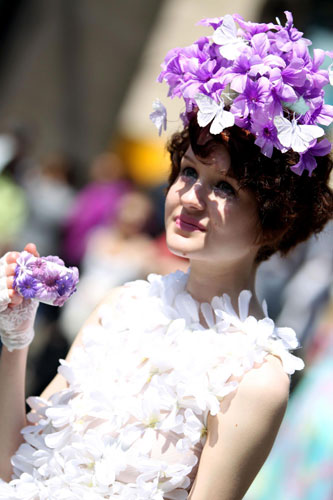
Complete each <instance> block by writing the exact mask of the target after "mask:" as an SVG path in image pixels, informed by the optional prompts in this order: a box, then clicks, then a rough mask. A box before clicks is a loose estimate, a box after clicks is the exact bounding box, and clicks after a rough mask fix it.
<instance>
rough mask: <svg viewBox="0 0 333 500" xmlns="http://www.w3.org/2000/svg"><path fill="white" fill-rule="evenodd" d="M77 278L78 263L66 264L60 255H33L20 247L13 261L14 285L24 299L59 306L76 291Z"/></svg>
mask: <svg viewBox="0 0 333 500" xmlns="http://www.w3.org/2000/svg"><path fill="white" fill-rule="evenodd" d="M78 281H79V271H78V269H77V267H66V266H65V263H64V261H63V260H61V259H60V258H59V257H56V256H54V255H49V256H48V257H35V256H34V255H32V254H31V253H29V252H26V251H23V252H21V254H20V256H19V258H18V259H17V261H16V269H15V275H14V285H13V288H14V289H15V290H16V291H17V293H19V294H20V295H21V296H22V297H24V298H25V299H36V300H39V301H40V302H44V303H45V304H50V305H52V306H62V305H64V303H65V302H66V300H67V299H68V298H69V297H70V296H71V295H72V294H73V293H74V292H75V291H76V285H77V283H78Z"/></svg>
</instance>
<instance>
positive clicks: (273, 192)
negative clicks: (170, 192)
mask: <svg viewBox="0 0 333 500" xmlns="http://www.w3.org/2000/svg"><path fill="white" fill-rule="evenodd" d="M202 134H205V140H204V141H200V140H199V138H200V136H202ZM206 137H207V139H206ZM254 141H255V138H254V136H253V135H252V134H251V133H250V132H249V131H247V130H245V129H242V128H240V127H237V126H233V127H230V128H228V129H225V130H224V131H223V132H222V133H221V134H218V135H211V134H209V132H208V128H207V127H206V128H205V129H202V128H201V127H199V125H198V124H197V120H196V118H195V117H194V118H192V119H191V121H190V123H189V125H188V126H186V127H185V128H184V130H182V131H181V132H177V133H175V134H174V135H173V136H172V137H171V139H170V141H169V143H168V145H167V149H168V151H169V153H170V156H171V173H170V176H169V186H168V187H170V186H171V185H172V184H173V182H174V181H175V180H176V178H177V177H178V174H179V171H180V162H181V159H182V157H183V156H184V154H185V152H186V150H187V148H188V147H189V146H190V145H191V147H192V150H193V152H194V154H195V155H196V156H198V157H199V158H201V159H203V160H207V159H208V158H209V156H210V154H211V153H212V152H213V150H214V149H216V147H218V145H220V144H222V145H223V146H225V147H226V148H227V149H228V152H229V154H230V157H231V169H232V172H231V175H232V176H233V177H235V178H236V180H237V182H238V183H239V186H240V188H241V189H249V190H250V191H252V193H253V194H254V196H255V198H256V201H257V207H258V216H259V221H260V225H261V235H262V237H261V243H262V246H261V247H260V249H259V251H258V254H257V258H256V261H257V262H261V261H264V260H266V259H268V258H269V257H270V256H271V255H272V254H274V253H275V252H280V253H281V254H282V255H285V254H287V253H288V252H289V251H290V250H291V249H292V248H294V247H295V246H296V245H297V244H298V243H301V242H302V241H305V240H307V239H308V238H309V237H310V236H311V235H312V234H315V233H319V232H320V231H321V230H322V229H323V227H324V226H325V224H326V223H327V222H328V220H330V219H331V218H332V217H333V192H332V190H331V189H330V187H329V176H330V173H331V171H332V160H331V159H330V157H329V156H328V155H327V156H323V157H317V158H316V160H317V168H316V169H315V170H314V171H313V173H312V175H311V177H309V175H308V173H307V172H303V174H302V175H297V174H295V173H294V172H293V171H292V170H291V169H290V167H291V166H293V165H295V164H296V163H297V162H298V160H299V155H298V153H295V152H293V151H287V152H286V153H281V151H279V150H277V149H275V148H274V150H273V154H272V158H268V157H266V156H264V155H263V154H262V153H261V151H260V148H259V147H258V146H257V145H256V144H254ZM200 142H201V144H200Z"/></svg>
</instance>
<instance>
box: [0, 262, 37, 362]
mask: <svg viewBox="0 0 333 500" xmlns="http://www.w3.org/2000/svg"><path fill="white" fill-rule="evenodd" d="M7 255H8V254H6V255H4V256H3V257H2V258H1V259H0V337H1V342H2V343H3V345H5V346H6V347H7V349H8V351H10V352H12V351H13V350H14V349H23V348H24V347H26V346H27V345H29V344H30V343H31V342H32V339H33V338H34V333H35V332H34V321H35V316H36V311H37V308H38V305H39V302H38V301H37V300H23V302H21V304H18V305H16V306H15V307H13V308H9V307H8V304H10V302H11V300H10V298H9V294H8V288H7V278H6V265H7V261H6V257H7Z"/></svg>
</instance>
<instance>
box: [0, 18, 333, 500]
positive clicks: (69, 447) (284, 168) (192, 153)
mask: <svg viewBox="0 0 333 500" xmlns="http://www.w3.org/2000/svg"><path fill="white" fill-rule="evenodd" d="M286 17H287V21H286V24H285V26H282V25H280V24H279V25H274V26H272V25H271V24H270V25H269V26H268V25H258V24H257V23H250V22H249V23H248V22H246V21H244V20H243V19H241V18H240V17H239V16H237V15H234V16H224V17H223V18H213V19H206V20H204V21H202V23H203V24H205V25H208V26H210V27H211V28H212V29H213V32H214V35H213V37H210V38H208V37H206V38H200V39H199V40H198V41H197V42H195V43H194V44H192V45H191V46H190V47H185V48H177V49H174V50H171V51H170V52H169V53H168V55H167V57H166V59H165V61H164V64H163V69H162V72H161V75H160V77H159V79H160V81H163V80H164V79H165V80H166V81H167V83H168V84H169V87H170V89H169V96H171V97H174V96H176V95H178V96H180V97H182V98H183V99H184V104H185V107H186V112H185V114H182V118H183V120H184V121H185V123H184V128H183V129H182V130H181V131H180V132H179V133H176V134H174V135H173V136H172V138H171V140H170V142H169V144H168V151H169V153H170V157H171V174H170V178H169V186H168V193H167V197H166V214H165V224H166V230H167V242H168V246H169V248H170V249H171V250H172V252H173V253H175V254H176V255H179V256H183V257H188V258H189V261H190V264H191V265H190V269H189V272H188V273H186V274H185V273H182V272H181V271H178V272H176V273H173V274H170V275H167V276H163V277H162V276H159V275H153V276H150V277H149V279H148V281H144V280H137V281H134V282H131V283H128V284H126V285H125V286H123V287H120V288H116V289H114V290H113V291H112V292H111V293H110V294H109V295H108V296H107V297H106V299H105V301H103V303H102V304H101V306H100V307H99V308H98V310H96V312H95V313H94V314H93V315H92V316H91V318H90V319H89V320H88V322H87V323H86V326H85V328H84V329H83V330H81V332H80V333H79V334H78V336H77V337H76V339H75V341H74V344H73V349H72V350H71V351H70V353H69V355H68V357H67V359H66V360H65V361H62V363H61V365H62V366H61V367H60V368H59V373H58V375H57V376H56V377H55V379H54V380H53V381H52V382H51V384H50V385H49V386H48V387H47V388H46V390H45V391H44V392H43V394H42V397H41V398H30V400H29V401H30V404H31V406H32V408H33V410H34V411H33V412H32V414H31V415H30V417H29V418H30V419H31V420H30V422H31V423H32V424H33V425H29V426H27V427H26V428H25V429H23V431H22V432H23V434H25V436H26V442H25V443H22V444H21V446H20V448H19V449H18V451H17V452H16V453H15V454H14V456H13V457H12V459H10V457H11V455H12V453H14V451H15V449H16V448H17V446H18V445H19V444H20V443H21V442H22V435H21V433H20V429H21V427H22V425H24V424H25V423H26V415H25V412H24V411H22V410H23V408H22V402H23V381H24V368H25V359H26V353H27V345H28V343H29V342H31V340H32V338H33V335H32V331H33V322H34V313H35V309H33V310H32V307H31V303H30V302H29V301H27V302H22V301H21V299H20V298H19V297H18V296H17V295H16V294H15V292H14V289H13V282H12V281H13V275H14V272H15V262H16V259H17V258H18V254H17V253H14V252H13V253H11V254H10V255H9V256H5V257H4V258H3V260H2V265H3V268H4V269H3V272H4V274H5V275H6V276H8V278H7V279H8V281H6V285H7V289H9V291H8V298H7V299H6V300H7V303H6V308H5V309H4V311H3V312H2V314H0V321H1V320H2V324H1V325H2V330H1V335H2V339H3V342H4V348H3V353H2V358H1V364H0V371H1V376H0V391H1V399H2V403H3V404H2V406H1V425H0V432H1V440H0V441H1V443H2V446H1V448H0V451H1V453H2V455H1V467H2V469H1V474H2V476H3V478H4V479H5V480H9V479H10V475H11V471H12V466H13V472H14V478H15V479H14V480H13V481H11V482H10V483H6V482H5V481H2V482H0V498H1V495H2V497H3V498H6V495H7V497H12V498H14V499H22V498H23V499H24V500H28V498H31V497H33V496H35V497H36V498H38V499H42V498H43V496H44V498H45V497H46V498H47V497H49V498H52V497H54V498H57V497H58V498H59V499H60V498H66V497H67V498H75V499H77V500H81V499H82V498H87V499H89V500H90V499H91V498H96V500H97V499H98V498H100V497H103V496H104V498H105V497H106V498H112V497H117V496H118V497H120V498H123V499H124V500H125V499H127V500H138V499H144V500H148V499H149V500H153V499H154V500H163V499H170V500H172V499H173V500H175V499H177V500H183V499H184V500H185V499H186V498H188V499H191V500H206V499H207V500H222V499H223V500H239V499H241V498H243V496H244V494H245V492H246V491H247V489H248V487H249V486H250V484H251V482H252V481H253V479H254V477H255V476H256V474H257V472H258V471H259V469H260V468H261V466H262V464H263V463H264V461H265V459H266V457H267V455H268V454H269V452H270V450H271V447H272V445H273V442H274V440H275V437H276V434H277V432H278V429H279V426H280V424H281V421H282V418H283V414H284V411H285V408H286V404H287V400H288V395H289V377H288V375H291V374H292V373H294V371H295V370H299V369H302V368H303V365H304V364H303V362H302V360H300V359H299V358H297V357H296V356H294V355H293V354H292V353H291V352H290V351H292V350H293V349H295V348H296V347H297V345H298V342H297V338H296V334H295V332H294V331H293V330H292V329H290V328H277V327H276V326H275V325H274V322H273V321H272V320H271V319H270V318H269V317H268V313H267V310H266V306H265V304H260V302H259V301H258V298H257V296H256V292H255V275H256V271H257V267H258V265H259V263H260V262H262V261H264V260H266V259H267V258H268V257H270V256H271V255H272V254H274V253H275V252H280V253H281V254H286V253H288V251H289V250H291V249H292V248H293V247H295V246H296V245H297V244H298V243H301V242H302V241H305V240H307V239H308V238H309V237H310V236H311V235H312V234H313V233H317V232H320V231H321V230H322V229H323V227H324V225H325V224H326V223H327V221H328V220H329V219H330V218H331V217H332V211H333V193H332V191H331V190H330V188H329V186H328V178H329V175H330V172H331V171H332V161H331V159H330V157H329V156H328V154H329V151H330V149H331V145H330V144H329V141H328V140H327V139H325V138H324V139H322V140H320V141H317V139H319V138H321V137H322V136H323V134H324V132H323V130H322V129H321V127H320V126H319V125H318V124H321V120H322V116H321V114H320V113H319V111H320V110H321V108H322V106H324V101H323V95H324V94H323V93H321V94H320V97H321V100H320V103H319V106H320V109H319V110H318V102H317V101H316V103H315V104H316V106H314V103H313V102H312V98H313V94H312V92H313V93H314V95H315V96H317V95H318V89H321V88H322V85H323V84H324V83H325V82H327V81H328V79H329V75H328V72H327V71H326V72H325V71H322V70H320V69H319V67H320V64H315V62H314V61H312V59H310V56H309V54H308V50H307V41H306V40H304V39H303V38H302V34H300V33H299V32H298V30H297V29H296V28H294V27H293V19H292V15H291V13H290V12H286ZM236 22H237V24H238V26H239V28H241V29H240V30H237V26H236ZM268 35H269V36H268ZM230 38H231V40H230ZM294 53H295V54H298V55H299V56H300V55H302V57H299V59H300V61H298V62H297V64H296V65H295V64H294V59H293V55H294ZM321 54H322V55H324V54H323V53H321ZM244 56H245V57H244ZM202 58H203V59H204V60H205V63H204V64H199V62H200V63H201V62H202ZM317 62H318V61H317ZM286 66H287V67H288V71H286V72H285V73H283V72H282V68H284V67H286ZM185 69H186V71H185ZM240 69H241V71H240ZM235 75H236V76H235ZM234 79H235V82H236V83H235V87H236V88H235V89H234V90H235V91H236V97H235V96H233V97H232V98H231V97H230V94H229V93H228V92H227V91H226V93H224V92H223V91H224V90H226V87H227V85H228V84H229V83H231V85H233V83H234ZM285 80H286V82H288V83H286V82H285ZM296 90H297V93H296ZM301 96H302V98H303V99H304V100H305V99H306V100H307V101H308V102H309V106H310V107H311V106H312V107H311V109H310V111H309V113H308V114H306V113H301V112H300V113H298V115H297V119H296V117H295V113H294V112H291V111H290V110H288V109H286V108H284V105H285V100H286V98H287V99H289V100H290V101H291V103H293V102H294V101H295V100H298V99H299V98H300V97H301ZM224 99H225V100H226V101H227V102H225V101H224ZM229 100H230V101H231V102H229ZM227 103H228V104H227ZM224 106H225V107H224ZM324 111H325V113H326V114H325V117H326V116H329V117H330V118H331V121H333V110H332V109H331V108H330V107H328V108H325V109H324ZM152 119H153V120H154V122H155V124H156V125H157V127H158V128H159V130H160V131H161V130H162V128H163V127H164V128H165V126H166V109H165V108H164V106H163V105H162V104H161V103H158V102H156V101H155V105H154V113H153V114H152ZM310 174H311V175H310ZM125 220H126V217H125ZM26 250H28V251H30V252H31V253H33V254H34V255H36V253H37V251H36V248H35V246H34V245H32V244H30V245H28V246H27V247H26ZM5 289H6V288H5ZM9 303H11V308H9V309H8V307H7V305H8V304H9ZM14 343H15V344H14ZM13 344H14V345H15V347H17V346H18V347H21V348H22V349H16V350H13V349H12V348H13ZM13 367H16V370H15V369H13ZM13 395H14V397H13ZM271 487H272V488H274V485H271Z"/></svg>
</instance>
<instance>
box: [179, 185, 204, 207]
mask: <svg viewBox="0 0 333 500" xmlns="http://www.w3.org/2000/svg"><path fill="white" fill-rule="evenodd" d="M181 201H182V203H183V205H184V206H186V207H187V208H192V209H195V210H203V209H204V208H205V207H206V203H205V199H204V187H203V186H202V184H201V182H199V181H197V182H195V183H193V184H192V185H191V186H190V187H189V188H188V189H186V190H185V191H184V192H183V193H182V194H181Z"/></svg>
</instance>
